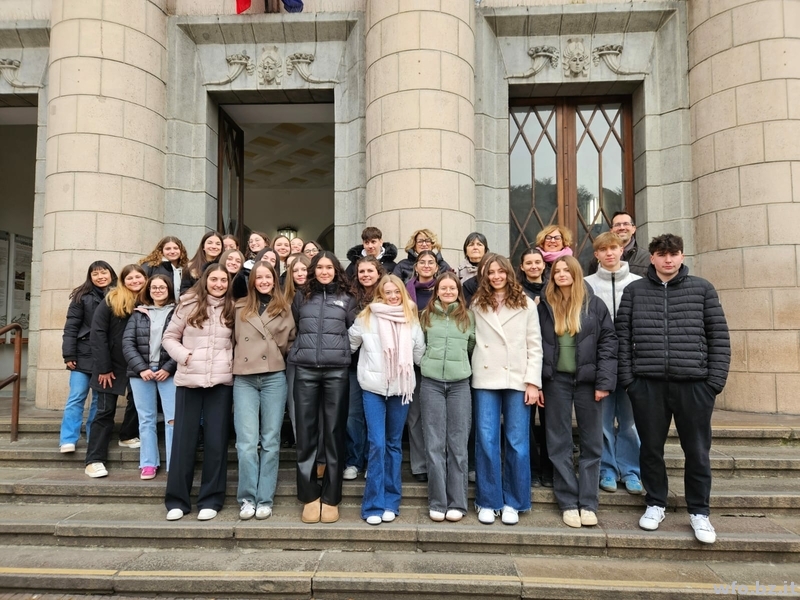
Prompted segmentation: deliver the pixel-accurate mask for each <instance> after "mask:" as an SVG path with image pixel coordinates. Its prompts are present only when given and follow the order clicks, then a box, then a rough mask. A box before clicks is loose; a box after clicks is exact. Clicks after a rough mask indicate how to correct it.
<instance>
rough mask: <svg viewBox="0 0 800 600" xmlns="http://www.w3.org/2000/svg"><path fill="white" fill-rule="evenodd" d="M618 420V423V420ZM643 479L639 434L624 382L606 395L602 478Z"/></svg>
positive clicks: (601, 460)
mask: <svg viewBox="0 0 800 600" xmlns="http://www.w3.org/2000/svg"><path fill="white" fill-rule="evenodd" d="M615 419H616V425H615V424H614V421H615ZM603 477H611V478H613V479H614V480H616V481H622V482H625V481H628V480H629V479H635V480H637V481H638V480H639V479H640V476H639V434H638V433H637V432H636V424H635V423H634V421H633V407H632V406H631V399H630V398H628V394H626V393H625V390H624V389H623V387H622V386H621V385H618V386H617V389H616V390H614V391H613V392H611V393H610V394H609V395H608V396H606V397H605V398H603V455H602V458H601V459H600V478H601V479H602V478H603Z"/></svg>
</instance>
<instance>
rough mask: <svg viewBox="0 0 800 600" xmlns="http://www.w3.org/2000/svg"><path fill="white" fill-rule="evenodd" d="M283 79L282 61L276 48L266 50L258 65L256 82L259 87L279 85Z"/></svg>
mask: <svg viewBox="0 0 800 600" xmlns="http://www.w3.org/2000/svg"><path fill="white" fill-rule="evenodd" d="M282 77H283V59H282V58H281V55H280V52H278V47H277V46H272V48H266V49H265V50H264V52H263V53H262V54H261V61H260V62H259V63H258V82H259V83H260V84H261V85H280V83H281V78H282Z"/></svg>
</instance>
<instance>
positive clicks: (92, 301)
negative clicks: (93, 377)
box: [61, 288, 103, 375]
mask: <svg viewBox="0 0 800 600" xmlns="http://www.w3.org/2000/svg"><path fill="white" fill-rule="evenodd" d="M101 302H103V294H102V293H101V292H100V291H99V290H98V289H97V288H95V289H93V290H92V291H91V292H88V293H86V294H84V295H83V296H82V297H81V299H80V300H79V301H78V302H70V303H69V308H68V309H67V321H66V323H64V335H63V337H62V338H61V355H62V356H63V357H64V362H65V363H66V362H70V361H75V362H76V363H77V366H76V367H75V370H76V371H80V372H81V373H86V374H89V375H90V374H91V373H92V344H91V341H90V339H89V337H90V334H91V332H92V318H93V317H94V312H95V310H97V306H98V305H99V304H100V303H101Z"/></svg>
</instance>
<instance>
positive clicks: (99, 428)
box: [86, 390, 139, 465]
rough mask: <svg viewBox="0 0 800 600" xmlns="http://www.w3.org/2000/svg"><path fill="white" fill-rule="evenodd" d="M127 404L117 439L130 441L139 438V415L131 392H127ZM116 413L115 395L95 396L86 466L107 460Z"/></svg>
mask: <svg viewBox="0 0 800 600" xmlns="http://www.w3.org/2000/svg"><path fill="white" fill-rule="evenodd" d="M127 398H128V403H127V404H126V405H125V415H124V416H123V417H122V425H120V427H119V439H121V440H130V439H133V438H135V437H139V414H138V413H137V412H136V405H135V404H134V403H133V392H131V391H130V390H128V396H127ZM116 413H117V395H116V394H109V393H107V392H98V394H97V413H95V416H94V420H93V421H92V423H91V426H90V430H91V433H92V434H91V435H90V436H89V441H88V443H87V445H86V464H87V465H90V464H92V463H96V462H101V463H104V462H106V461H107V460H108V446H109V444H110V443H111V434H112V433H113V431H114V416H115V415H116Z"/></svg>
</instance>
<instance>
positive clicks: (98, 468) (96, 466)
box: [83, 462, 108, 478]
mask: <svg viewBox="0 0 800 600" xmlns="http://www.w3.org/2000/svg"><path fill="white" fill-rule="evenodd" d="M83 472H84V473H86V474H87V475H88V476H89V477H93V478H97V477H107V476H108V471H106V466H105V465H104V464H103V463H101V462H96V463H92V464H90V465H86V468H85V469H84V470H83Z"/></svg>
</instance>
